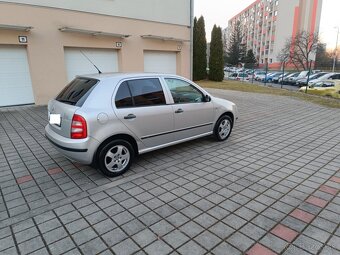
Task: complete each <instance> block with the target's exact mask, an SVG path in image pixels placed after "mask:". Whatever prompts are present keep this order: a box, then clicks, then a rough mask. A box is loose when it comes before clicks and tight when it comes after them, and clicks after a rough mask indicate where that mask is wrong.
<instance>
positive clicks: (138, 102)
mask: <svg viewBox="0 0 340 255" xmlns="http://www.w3.org/2000/svg"><path fill="white" fill-rule="evenodd" d="M127 83H128V85H129V88H130V91H131V95H132V99H133V104H134V106H135V107H138V106H150V105H163V104H165V96H164V92H163V89H162V85H161V83H160V82H159V80H158V79H140V80H130V81H128V82H127Z"/></svg>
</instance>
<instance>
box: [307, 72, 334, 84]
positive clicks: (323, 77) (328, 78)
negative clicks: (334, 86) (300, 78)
mask: <svg viewBox="0 0 340 255" xmlns="http://www.w3.org/2000/svg"><path fill="white" fill-rule="evenodd" d="M325 80H340V73H327V74H325V75H323V76H321V77H319V78H318V79H315V80H312V81H310V82H308V85H313V84H316V83H318V82H320V81H325Z"/></svg>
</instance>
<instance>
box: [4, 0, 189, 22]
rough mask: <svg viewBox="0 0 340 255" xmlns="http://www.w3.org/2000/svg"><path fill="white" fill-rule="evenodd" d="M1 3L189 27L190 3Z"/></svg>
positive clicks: (84, 0)
mask: <svg viewBox="0 0 340 255" xmlns="http://www.w3.org/2000/svg"><path fill="white" fill-rule="evenodd" d="M0 2H8V3H20V4H28V5H35V6H45V7H53V8H61V9H68V10H75V11H83V12H90V13H98V14H104V15H109V16H116V17H125V18H133V19H141V20H149V21H157V22H164V23H169V24H178V25H185V26H190V11H189V10H190V0H171V1H164V0H6V1H0Z"/></svg>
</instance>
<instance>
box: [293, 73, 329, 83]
mask: <svg viewBox="0 0 340 255" xmlns="http://www.w3.org/2000/svg"><path fill="white" fill-rule="evenodd" d="M326 74H327V73H324V72H318V73H315V74H312V75H310V76H309V81H312V80H315V79H318V78H320V77H322V76H324V75H326ZM307 80H308V76H307V77H304V78H301V79H298V80H296V82H295V83H296V85H297V86H300V87H301V86H304V85H307Z"/></svg>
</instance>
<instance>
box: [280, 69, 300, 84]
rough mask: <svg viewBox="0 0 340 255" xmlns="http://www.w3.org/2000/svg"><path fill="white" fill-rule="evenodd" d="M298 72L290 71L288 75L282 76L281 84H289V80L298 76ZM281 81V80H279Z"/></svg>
mask: <svg viewBox="0 0 340 255" xmlns="http://www.w3.org/2000/svg"><path fill="white" fill-rule="evenodd" d="M299 74H300V73H299V72H298V73H291V74H290V75H287V76H286V77H285V78H283V84H286V85H287V84H288V85H289V84H290V82H291V80H292V79H294V78H296V77H298V76H299ZM279 82H281V81H279Z"/></svg>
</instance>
